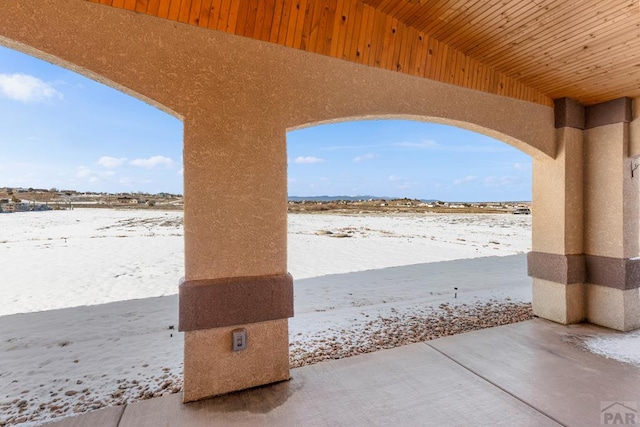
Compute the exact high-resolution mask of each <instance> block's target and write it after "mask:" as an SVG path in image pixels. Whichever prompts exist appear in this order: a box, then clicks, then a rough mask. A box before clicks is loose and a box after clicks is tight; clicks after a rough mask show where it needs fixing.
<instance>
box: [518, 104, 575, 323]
mask: <svg viewBox="0 0 640 427" xmlns="http://www.w3.org/2000/svg"><path fill="white" fill-rule="evenodd" d="M574 108H578V109H581V108H582V107H581V106H577V105H575V104H573V103H570V104H568V105H566V104H564V103H561V104H559V105H556V128H557V129H556V143H557V153H556V157H555V158H553V159H552V158H547V157H540V158H536V157H534V159H533V205H532V209H533V229H532V239H533V241H532V252H530V253H529V255H528V270H529V275H530V276H532V277H533V311H534V313H535V314H536V315H537V316H540V317H542V318H545V319H549V320H552V321H554V322H558V323H563V324H570V323H577V322H580V321H582V320H583V319H584V317H585V290H584V260H583V256H582V252H583V134H582V129H580V124H579V123H578V124H577V125H576V124H575V123H572V122H571V121H570V120H567V118H570V117H571V110H572V109H574Z"/></svg>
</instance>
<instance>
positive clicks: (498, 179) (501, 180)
mask: <svg viewBox="0 0 640 427" xmlns="http://www.w3.org/2000/svg"><path fill="white" fill-rule="evenodd" d="M516 182H517V178H516V177H513V176H488V177H486V178H485V179H484V184H485V185H486V186H487V187H506V186H510V185H513V184H515V183H516Z"/></svg>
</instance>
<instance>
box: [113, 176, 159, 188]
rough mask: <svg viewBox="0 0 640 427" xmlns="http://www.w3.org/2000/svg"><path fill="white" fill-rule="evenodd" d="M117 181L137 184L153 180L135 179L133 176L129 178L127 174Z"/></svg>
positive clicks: (123, 183) (125, 183) (124, 183)
mask: <svg viewBox="0 0 640 427" xmlns="http://www.w3.org/2000/svg"><path fill="white" fill-rule="evenodd" d="M118 182H119V183H120V184H122V185H129V186H131V185H139V184H150V183H152V182H153V181H151V180H150V179H135V178H130V177H128V176H125V177H122V178H120V179H119V180H118Z"/></svg>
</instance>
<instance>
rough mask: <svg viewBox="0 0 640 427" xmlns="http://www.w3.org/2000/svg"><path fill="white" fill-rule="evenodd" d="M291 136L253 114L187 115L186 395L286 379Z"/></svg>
mask: <svg viewBox="0 0 640 427" xmlns="http://www.w3.org/2000/svg"><path fill="white" fill-rule="evenodd" d="M285 138H286V135H285V132H284V130H282V131H281V132H280V131H277V130H274V129H270V127H269V124H268V123H266V122H264V121H262V122H261V121H259V120H256V119H254V118H253V117H236V118H234V117H227V118H226V119H225V120H210V121H209V120H187V121H185V136H184V139H185V141H184V185H185V191H184V195H185V212H184V229H185V264H186V265H185V267H186V268H185V274H186V276H185V281H184V282H183V283H182V284H181V285H180V329H181V330H183V331H185V349H184V401H185V402H188V401H193V400H198V399H203V398H206V397H210V396H215V395H220V394H224V393H228V392H231V391H236V390H242V389H246V388H250V387H255V386H259V385H263V384H268V383H273V382H277V381H281V380H286V379H288V378H289V340H288V323H287V318H288V317H291V316H292V315H293V285H292V279H291V276H290V275H288V274H287V272H286V259H287V258H286V239H287V217H286V213H287V212H286V209H287V207H286V188H287V187H286V178H287V165H286V140H285ZM238 329H244V330H245V331H246V334H247V347H246V349H244V350H240V351H233V345H232V344H233V331H234V330H238Z"/></svg>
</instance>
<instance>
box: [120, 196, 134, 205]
mask: <svg viewBox="0 0 640 427" xmlns="http://www.w3.org/2000/svg"><path fill="white" fill-rule="evenodd" d="M116 202H117V203H120V204H123V205H137V204H138V199H136V198H135V197H129V196H121V197H118V198H117V199H116Z"/></svg>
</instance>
